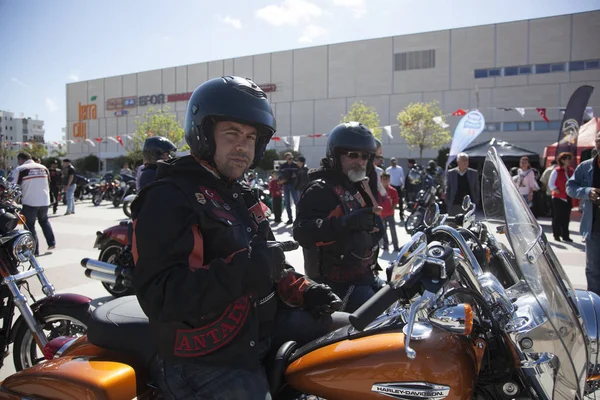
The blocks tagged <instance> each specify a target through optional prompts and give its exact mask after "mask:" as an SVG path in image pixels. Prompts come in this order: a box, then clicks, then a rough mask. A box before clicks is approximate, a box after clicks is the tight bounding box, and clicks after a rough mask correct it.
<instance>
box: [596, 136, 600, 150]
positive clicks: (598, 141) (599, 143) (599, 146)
mask: <svg viewBox="0 0 600 400" xmlns="http://www.w3.org/2000/svg"><path fill="white" fill-rule="evenodd" d="M596 151H597V152H599V153H600V132H598V134H597V135H596Z"/></svg>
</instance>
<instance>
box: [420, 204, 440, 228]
mask: <svg viewBox="0 0 600 400" xmlns="http://www.w3.org/2000/svg"><path fill="white" fill-rule="evenodd" d="M439 215H440V207H439V206H438V205H437V203H431V204H430V205H429V206H427V209H426V210H425V215H424V216H423V224H425V226H426V227H428V228H429V227H431V226H432V225H434V224H435V223H436V221H437V219H438V217H439Z"/></svg>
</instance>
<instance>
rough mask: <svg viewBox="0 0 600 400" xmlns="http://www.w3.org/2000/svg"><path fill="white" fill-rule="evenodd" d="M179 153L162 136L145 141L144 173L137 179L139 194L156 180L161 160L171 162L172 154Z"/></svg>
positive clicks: (143, 150) (143, 151)
mask: <svg viewBox="0 0 600 400" xmlns="http://www.w3.org/2000/svg"><path fill="white" fill-rule="evenodd" d="M175 151H177V147H176V146H175V145H174V144H173V143H172V142H171V141H170V140H169V139H167V138H165V137H162V136H152V137H149V138H148V139H146V140H145V141H144V147H143V148H142V154H143V157H144V165H143V166H141V167H140V168H142V172H141V173H140V176H139V179H137V182H136V186H137V191H138V192H139V191H140V190H141V189H142V188H143V187H144V186H146V185H147V184H149V183H152V182H154V181H155V180H156V170H157V168H158V165H157V164H156V163H157V162H158V161H159V160H163V161H166V160H170V159H171V158H172V155H171V154H172V153H173V152H175Z"/></svg>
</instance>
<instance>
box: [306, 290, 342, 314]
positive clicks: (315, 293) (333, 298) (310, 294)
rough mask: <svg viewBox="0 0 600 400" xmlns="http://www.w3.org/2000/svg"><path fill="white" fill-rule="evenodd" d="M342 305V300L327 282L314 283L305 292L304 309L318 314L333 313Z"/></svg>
mask: <svg viewBox="0 0 600 400" xmlns="http://www.w3.org/2000/svg"><path fill="white" fill-rule="evenodd" d="M341 307H342V300H341V299H340V298H339V297H338V296H337V295H336V294H335V293H333V290H331V288H330V287H329V286H327V285H325V284H322V283H319V284H313V285H311V286H310V287H309V288H308V289H306V291H305V292H304V309H305V310H307V311H309V312H313V313H316V314H331V313H333V312H334V311H338V310H339V309H340V308H341Z"/></svg>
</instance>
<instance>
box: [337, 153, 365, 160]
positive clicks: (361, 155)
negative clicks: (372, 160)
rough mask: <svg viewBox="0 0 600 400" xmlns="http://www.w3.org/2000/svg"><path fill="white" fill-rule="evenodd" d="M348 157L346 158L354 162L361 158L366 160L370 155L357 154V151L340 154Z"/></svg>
mask: <svg viewBox="0 0 600 400" xmlns="http://www.w3.org/2000/svg"><path fill="white" fill-rule="evenodd" d="M342 154H345V155H347V156H348V158H350V159H352V160H356V159H357V158H362V159H363V160H368V159H369V157H371V155H370V154H365V153H359V152H357V151H348V152H346V153H342Z"/></svg>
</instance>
